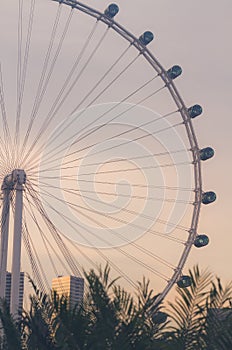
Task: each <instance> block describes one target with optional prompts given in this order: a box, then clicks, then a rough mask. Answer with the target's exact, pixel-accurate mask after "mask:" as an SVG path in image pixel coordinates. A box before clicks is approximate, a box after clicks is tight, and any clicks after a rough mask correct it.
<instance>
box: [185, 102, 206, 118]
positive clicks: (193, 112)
mask: <svg viewBox="0 0 232 350" xmlns="http://www.w3.org/2000/svg"><path fill="white" fill-rule="evenodd" d="M202 112H203V109H202V107H201V106H200V105H194V106H192V107H189V108H188V114H189V116H190V118H196V117H198V116H199V115H201V114H202Z"/></svg>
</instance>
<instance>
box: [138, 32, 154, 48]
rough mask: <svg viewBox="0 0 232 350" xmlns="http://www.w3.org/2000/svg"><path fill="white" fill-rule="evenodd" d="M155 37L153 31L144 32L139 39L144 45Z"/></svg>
mask: <svg viewBox="0 0 232 350" xmlns="http://www.w3.org/2000/svg"><path fill="white" fill-rule="evenodd" d="M153 39H154V34H153V33H152V32H144V33H143V34H142V35H141V36H140V37H139V41H140V42H141V43H142V44H143V45H145V46H146V45H148V44H149V43H150V42H151V41H152V40H153Z"/></svg>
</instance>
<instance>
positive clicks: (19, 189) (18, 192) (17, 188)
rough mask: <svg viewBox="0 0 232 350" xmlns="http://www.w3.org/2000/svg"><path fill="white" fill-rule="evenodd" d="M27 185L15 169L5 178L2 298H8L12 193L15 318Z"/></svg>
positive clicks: (0, 253)
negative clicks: (24, 192) (13, 206)
mask: <svg viewBox="0 0 232 350" xmlns="http://www.w3.org/2000/svg"><path fill="white" fill-rule="evenodd" d="M25 183H26V174H25V172H24V170H21V169H15V170H13V172H12V173H11V174H10V175H7V176H6V177H5V178H4V181H3V184H2V192H3V208H2V222H1V247H0V297H1V298H5V297H6V273H7V262H8V239H9V217H10V200H11V197H12V192H15V213H14V235H13V256H12V270H11V293H10V294H11V298H10V311H11V313H12V314H13V315H14V316H17V314H18V309H19V293H20V266H21V236H22V210H23V188H24V185H25Z"/></svg>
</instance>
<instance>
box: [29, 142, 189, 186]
mask: <svg viewBox="0 0 232 350" xmlns="http://www.w3.org/2000/svg"><path fill="white" fill-rule="evenodd" d="M177 153H186V149H180V150H175V151H168V152H159V153H153V154H148V155H144V156H135V157H130V161H133V160H139V159H152V158H155V157H163V156H170V155H174V154H177ZM74 154H76V152H75V153H74V152H72V153H70V154H69V155H67V156H66V158H67V157H69V156H73V155H74ZM88 158H91V155H90V156H89V157H88ZM82 159H83V158H75V159H71V160H69V161H68V160H67V161H64V162H62V165H61V166H60V167H59V168H57V167H56V166H55V165H54V166H52V163H53V162H57V160H60V158H55V159H53V160H51V161H50V162H49V163H47V162H44V163H43V169H40V170H39V174H40V175H41V174H43V173H49V172H52V171H56V170H61V171H62V170H67V169H75V168H77V161H79V160H82ZM85 159H87V157H85ZM126 161H128V159H126V158H117V159H114V160H108V161H105V162H104V165H108V164H118V163H119V164H120V163H123V162H126ZM71 164H74V165H73V166H71ZM102 164H103V163H102V162H98V163H88V164H81V168H82V169H83V168H88V167H92V166H97V165H99V166H100V165H102ZM44 165H47V168H45V167H44ZM66 165H67V166H66ZM173 165H174V164H173ZM33 169H34V167H32V168H28V169H27V172H28V173H29V174H30V176H33V175H35V174H37V172H38V170H37V171H34V172H33V171H32V170H33ZM148 186H149V185H148ZM186 190H190V189H189V188H187V189H186Z"/></svg>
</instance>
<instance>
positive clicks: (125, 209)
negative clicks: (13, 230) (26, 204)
mask: <svg viewBox="0 0 232 350" xmlns="http://www.w3.org/2000/svg"><path fill="white" fill-rule="evenodd" d="M40 183H41V185H42V186H43V187H47V188H50V189H60V188H59V187H58V186H53V185H51V184H48V183H46V182H43V181H41V182H40ZM31 184H32V185H33V186H37V185H35V184H34V183H33V181H31ZM62 191H63V192H64V193H68V194H73V195H76V196H77V197H80V198H85V199H88V200H91V201H93V202H96V203H98V204H100V203H102V202H101V201H100V200H99V199H96V198H92V197H88V196H87V195H83V192H84V193H91V194H97V195H98V194H105V195H113V196H115V193H110V192H99V191H95V192H94V191H87V190H73V189H67V188H62ZM46 193H47V194H48V192H47V191H46ZM49 194H50V195H51V196H53V195H52V194H51V193H49ZM120 196H121V195H120ZM53 198H55V199H58V198H57V197H56V196H53ZM128 198H132V199H133V198H136V199H141V197H140V196H137V197H136V196H128ZM142 199H148V200H149V198H147V197H142ZM151 199H152V198H151ZM67 204H70V205H75V204H74V203H70V202H67ZM109 207H110V209H112V208H114V209H117V210H121V211H123V212H126V213H129V214H133V215H139V216H140V217H142V218H144V219H148V220H150V221H154V217H151V216H149V215H145V214H143V213H141V212H140V211H139V212H137V211H135V210H129V209H127V208H120V207H119V206H117V205H115V204H113V203H110V204H109ZM156 221H157V222H159V223H162V224H164V225H167V226H169V227H175V228H176V229H179V230H183V231H186V232H188V231H189V229H188V228H187V227H185V226H182V225H177V224H176V223H172V222H170V221H169V220H168V221H167V220H161V219H159V218H157V219H156ZM166 238H167V237H166ZM171 239H174V238H173V237H171ZM176 242H178V243H185V241H182V240H178V239H176Z"/></svg>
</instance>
